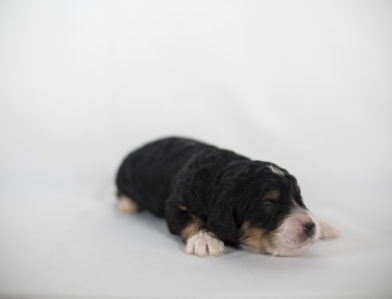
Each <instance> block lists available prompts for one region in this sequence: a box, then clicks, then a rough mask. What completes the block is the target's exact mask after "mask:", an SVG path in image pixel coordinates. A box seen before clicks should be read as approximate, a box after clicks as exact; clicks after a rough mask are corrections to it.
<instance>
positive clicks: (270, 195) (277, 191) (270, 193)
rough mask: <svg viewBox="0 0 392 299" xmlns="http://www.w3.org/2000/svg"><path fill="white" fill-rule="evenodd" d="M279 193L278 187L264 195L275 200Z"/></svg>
mask: <svg viewBox="0 0 392 299" xmlns="http://www.w3.org/2000/svg"><path fill="white" fill-rule="evenodd" d="M279 194H280V192H279V190H278V189H271V190H270V191H268V192H267V193H266V194H265V195H264V197H265V198H267V199H272V200H277V199H278V198H279Z"/></svg>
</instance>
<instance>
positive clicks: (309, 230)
mask: <svg viewBox="0 0 392 299" xmlns="http://www.w3.org/2000/svg"><path fill="white" fill-rule="evenodd" d="M315 227H316V225H315V224H314V222H307V223H305V224H304V232H305V235H307V236H308V237H311V236H313V235H314V229H315Z"/></svg>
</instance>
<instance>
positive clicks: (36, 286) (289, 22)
mask: <svg viewBox="0 0 392 299" xmlns="http://www.w3.org/2000/svg"><path fill="white" fill-rule="evenodd" d="M391 16H392V9H391V5H390V3H388V2H384V1H353V2H349V1H343V2H342V1H336V2H335V1H328V2H327V1H326V2H319V1H305V2H303V1H301V2H299V1H294V2H291V1H288V2H281V1H267V2H263V1H197V2H193V3H190V2H183V1H152V2H151V1H148V2H147V1H85V0H83V1H76V0H75V1H1V2H0V105H1V106H0V136H1V144H0V297H7V298H9V297H14V298H20V297H24V298H83V297H85V298H125V297H127V298H140V297H143V298H390V297H391V296H392V286H391V284H390V276H391V274H392V271H391V268H392V260H391V257H390V255H391V252H392V240H391V233H392V228H391V224H392V223H391V219H390V217H391V216H390V215H391V212H390V211H391V202H390V199H391V193H392V192H391V191H392V184H391V166H392V165H391V164H392V163H391V152H392V140H391V136H392V132H391V131H392V121H391V115H392V109H391V108H392V107H391V106H392V102H391V97H392V89H391V86H392V84H391V82H392V57H391V53H392V32H391V31H392V30H391V29H392V18H391ZM173 134H175V135H185V136H189V137H194V138H198V139H201V140H204V141H207V142H211V143H213V144H216V145H218V146H221V147H225V148H229V149H232V150H235V151H237V152H239V153H241V154H244V155H248V156H250V157H252V158H255V159H260V160H266V161H272V162H275V163H277V164H279V165H280V166H282V167H285V168H287V169H288V170H289V171H290V172H292V173H293V174H295V175H296V176H297V178H298V180H299V182H300V185H301V188H302V190H303V195H304V199H305V202H306V204H307V205H308V207H309V208H310V209H311V210H312V211H313V212H314V213H316V214H317V215H319V216H320V217H322V218H324V219H327V220H330V221H331V222H332V223H334V224H336V225H337V226H338V227H340V229H341V232H342V234H341V237H340V238H338V239H336V240H330V241H320V242H318V243H317V244H315V245H314V246H313V247H312V248H311V249H310V250H309V251H308V252H306V253H305V254H304V255H302V256H299V257H295V258H278V257H270V256H266V255H260V254H255V253H251V252H248V251H246V250H235V249H233V248H226V254H225V255H224V256H222V257H219V258H197V257H193V256H188V255H186V254H185V253H184V245H183V244H182V242H181V241H180V240H179V238H178V237H176V236H172V235H170V234H169V233H168V231H167V229H166V226H165V224H164V222H163V221H162V220H159V219H156V218H154V217H152V216H151V215H149V214H148V213H141V214H137V215H132V216H131V215H126V214H122V213H120V212H119V211H117V210H116V209H115V205H114V198H113V192H114V186H113V177H114V173H115V170H116V167H117V166H118V164H119V163H120V161H121V159H122V158H123V156H124V155H125V154H126V153H127V152H128V151H129V150H131V149H132V148H135V147H137V146H139V145H140V144H142V143H143V142H146V141H149V140H151V139H154V138H157V137H161V136H167V135H173Z"/></svg>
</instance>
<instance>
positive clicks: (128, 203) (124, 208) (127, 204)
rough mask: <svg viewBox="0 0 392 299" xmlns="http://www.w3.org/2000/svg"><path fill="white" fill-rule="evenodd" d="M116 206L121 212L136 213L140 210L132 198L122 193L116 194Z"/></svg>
mask: <svg viewBox="0 0 392 299" xmlns="http://www.w3.org/2000/svg"><path fill="white" fill-rule="evenodd" d="M118 208H119V209H120V211H121V212H124V213H130V214H133V213H136V212H138V211H140V210H141V208H140V207H139V205H138V204H137V203H136V202H135V201H134V200H133V199H132V198H130V197H128V196H126V195H123V194H121V195H119V196H118Z"/></svg>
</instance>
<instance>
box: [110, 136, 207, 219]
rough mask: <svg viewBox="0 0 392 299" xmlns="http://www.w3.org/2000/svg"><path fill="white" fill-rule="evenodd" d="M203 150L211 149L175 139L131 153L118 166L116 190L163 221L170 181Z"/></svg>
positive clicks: (185, 140)
mask: <svg viewBox="0 0 392 299" xmlns="http://www.w3.org/2000/svg"><path fill="white" fill-rule="evenodd" d="M206 148H215V147H213V146H210V145H207V144H204V143H201V142H198V141H195V140H191V139H186V138H178V137H170V138H164V139H159V140H157V141H154V142H151V143H148V144H146V145H144V146H143V147H141V148H139V149H137V150H135V151H133V152H131V153H130V154H129V155H128V156H127V157H126V158H125V159H124V161H123V162H122V164H121V165H120V168H119V170H118V172H117V176H116V185H117V190H118V192H119V194H120V195H125V196H127V197H130V198H132V199H133V200H134V201H135V202H136V203H137V204H138V205H139V206H140V207H141V208H146V209H148V210H150V211H151V212H152V213H153V214H155V215H156V216H160V217H163V216H164V210H165V201H166V199H167V197H168V196H169V193H170V188H171V181H172V178H173V177H174V176H175V175H176V174H177V172H178V171H179V170H180V169H181V167H183V166H184V164H185V163H186V162H187V161H188V160H189V159H190V158H191V157H192V156H193V155H194V154H197V153H199V152H200V151H202V150H204V149H206Z"/></svg>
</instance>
